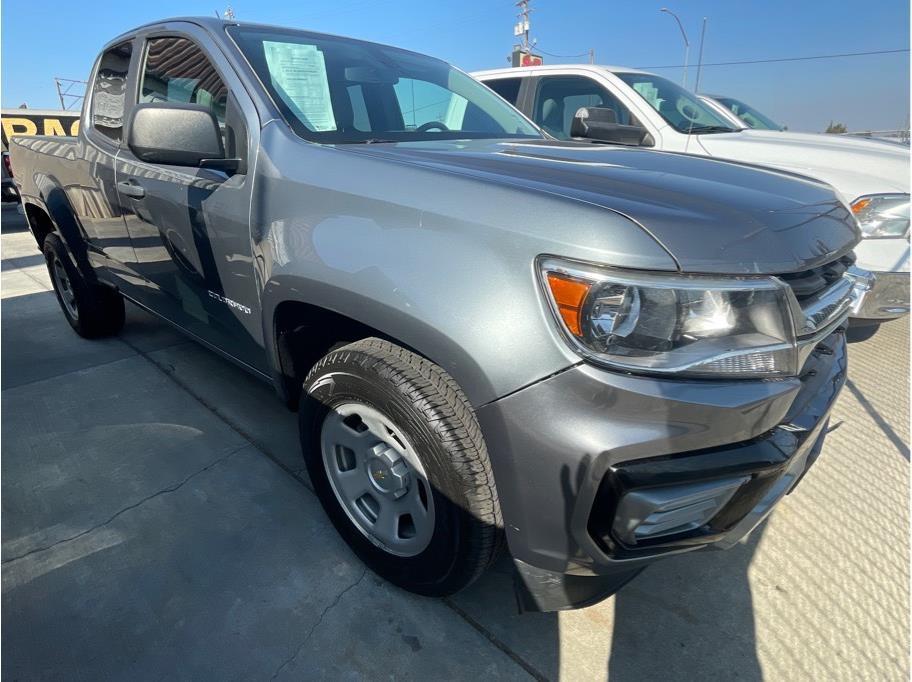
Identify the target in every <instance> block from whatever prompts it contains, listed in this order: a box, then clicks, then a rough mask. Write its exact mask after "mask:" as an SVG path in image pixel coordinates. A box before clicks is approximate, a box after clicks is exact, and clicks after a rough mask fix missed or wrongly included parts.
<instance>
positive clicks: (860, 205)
mask: <svg viewBox="0 0 912 682" xmlns="http://www.w3.org/2000/svg"><path fill="white" fill-rule="evenodd" d="M870 203H871V200H870V199H859V200H858V201H856V202H855V203H854V204H852V213H854V214H855V215H858V214H859V213H861V212H862V211H863V210H865V209H866V208H867V207H868V204H870Z"/></svg>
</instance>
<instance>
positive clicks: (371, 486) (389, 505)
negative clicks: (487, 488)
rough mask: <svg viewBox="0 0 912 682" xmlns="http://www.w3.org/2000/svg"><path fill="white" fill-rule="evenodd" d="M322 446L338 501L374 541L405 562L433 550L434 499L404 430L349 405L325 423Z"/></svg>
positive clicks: (376, 412) (370, 410)
mask: <svg viewBox="0 0 912 682" xmlns="http://www.w3.org/2000/svg"><path fill="white" fill-rule="evenodd" d="M320 446H321V449H322V454H323V465H324V466H325V468H326V473H327V476H328V478H329V483H330V485H331V486H332V489H333V492H334V493H335V495H336V499H337V500H338V501H339V504H341V505H342V508H343V509H344V510H345V513H346V515H347V516H348V518H349V519H350V520H351V522H352V523H353V524H355V526H356V527H357V528H358V530H359V531H361V532H362V533H363V534H364V535H365V536H366V537H367V538H368V540H370V541H371V542H372V543H373V544H375V545H377V546H378V547H380V548H381V549H383V550H385V551H387V552H389V553H390V554H395V555H397V556H404V557H409V556H415V555H417V554H420V553H421V552H423V551H424V550H425V549H426V548H427V546H428V544H429V543H430V541H431V538H432V537H433V535H434V499H433V495H432V494H431V486H430V484H429V483H428V480H427V475H426V473H425V470H424V467H423V466H422V465H421V461H420V460H419V459H418V456H417V454H416V453H415V450H414V448H413V447H412V445H411V443H409V441H408V440H407V439H406V437H405V436H404V434H403V432H402V430H401V429H400V428H398V427H397V426H396V425H395V424H394V423H393V422H392V421H391V420H390V419H389V418H388V417H386V415H384V414H383V413H381V412H380V411H379V410H375V409H374V408H372V407H368V406H367V405H364V404H362V403H343V404H342V405H338V406H336V407H335V408H333V409H332V410H331V411H330V412H329V413H328V414H327V415H326V417H325V419H324V420H323V425H322V428H321V430H320Z"/></svg>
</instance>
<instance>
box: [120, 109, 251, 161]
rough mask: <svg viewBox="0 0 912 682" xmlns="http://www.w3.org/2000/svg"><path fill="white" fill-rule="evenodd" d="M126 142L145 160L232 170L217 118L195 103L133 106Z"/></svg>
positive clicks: (137, 156) (137, 155) (138, 156)
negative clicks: (226, 156) (226, 155)
mask: <svg viewBox="0 0 912 682" xmlns="http://www.w3.org/2000/svg"><path fill="white" fill-rule="evenodd" d="M127 146H128V147H130V150H131V151H132V152H133V153H134V154H135V155H136V158H138V159H141V160H142V161H148V162H149V163H162V164H168V165H172V166H194V167H205V168H219V169H221V170H233V168H231V166H232V162H233V165H234V168H236V167H237V162H238V160H237V159H226V158H225V149H224V147H223V146H222V132H221V130H220V129H219V124H218V121H217V120H216V118H215V116H214V115H213V114H212V112H211V111H210V110H209V109H207V108H206V107H203V106H200V105H197V104H140V105H138V106H137V107H136V108H135V109H134V110H133V119H132V121H131V123H130V135H129V137H128V139H127Z"/></svg>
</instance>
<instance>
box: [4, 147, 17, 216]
mask: <svg viewBox="0 0 912 682" xmlns="http://www.w3.org/2000/svg"><path fill="white" fill-rule="evenodd" d="M2 154H3V163H2V168H0V174H2V176H0V179H2V194H0V196H2V199H3V203H4V204H12V203H15V204H18V203H19V190H18V189H17V188H16V183H15V182H14V181H13V168H12V166H11V165H10V155H9V154H8V153H7V152H2Z"/></svg>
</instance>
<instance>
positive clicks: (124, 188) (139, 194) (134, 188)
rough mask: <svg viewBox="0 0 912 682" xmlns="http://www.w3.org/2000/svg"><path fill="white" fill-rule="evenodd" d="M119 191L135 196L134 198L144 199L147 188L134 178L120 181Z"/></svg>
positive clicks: (118, 184)
mask: <svg viewBox="0 0 912 682" xmlns="http://www.w3.org/2000/svg"><path fill="white" fill-rule="evenodd" d="M117 191H118V192H120V193H121V194H123V195H126V196H128V197H133V198H134V199H142V198H143V197H144V196H146V190H144V189H143V187H142V185H140V184H139V183H136V182H133V181H132V180H126V181H124V182H118V183H117Z"/></svg>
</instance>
